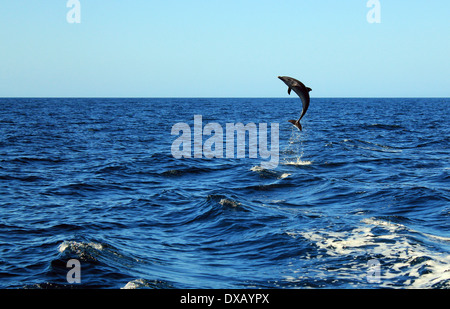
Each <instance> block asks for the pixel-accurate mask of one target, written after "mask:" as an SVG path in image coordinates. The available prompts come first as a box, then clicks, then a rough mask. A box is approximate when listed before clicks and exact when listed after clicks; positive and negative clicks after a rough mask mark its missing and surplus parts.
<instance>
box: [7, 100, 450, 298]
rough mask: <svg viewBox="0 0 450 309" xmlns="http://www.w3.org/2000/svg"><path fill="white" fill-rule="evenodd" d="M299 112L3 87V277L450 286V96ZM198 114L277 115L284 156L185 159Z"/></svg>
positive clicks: (173, 284) (275, 105)
mask: <svg viewBox="0 0 450 309" xmlns="http://www.w3.org/2000/svg"><path fill="white" fill-rule="evenodd" d="M300 108H301V107H300V101H299V100H298V98H296V99H293V98H288V99H207V98H202V99H182V98H177V99H156V98H155V99H139V98H132V99H113V98H109V99H100V98H92V99H65V98H49V99H44V98H40V99H32V98H27V99H24V98H22V99H15V98H7V99H0V288H67V287H81V288H227V289H228V288H237V289H241V288H288V289H290V288H368V289H370V288H380V287H381V288H449V287H450V186H449V183H450V149H449V145H450V116H449V115H450V99H447V98H443V99H439V98H433V99H426V98H420V99H415V98H409V99H400V98H395V99H359V98H352V99H341V98H336V99H332V98H327V99H319V98H313V99H312V101H311V106H310V109H309V110H308V113H307V114H306V116H305V117H304V119H303V120H302V125H303V131H302V132H300V131H298V130H297V129H296V128H294V127H293V126H292V125H291V124H290V123H288V122H287V120H289V119H296V118H297V117H298V115H299V113H300ZM194 115H202V120H203V126H205V125H206V124H207V123H213V122H214V123H219V124H220V125H222V126H223V127H224V128H225V124H226V123H238V122H242V123H243V124H248V123H255V124H260V123H268V124H270V123H279V143H280V145H279V148H280V153H279V154H280V158H279V165H278V166H277V167H276V168H275V169H264V168H262V167H261V162H262V161H264V160H263V159H261V158H257V159H254V158H248V155H247V157H246V158H237V157H236V158H212V159H207V158H204V157H203V158H182V159H175V158H174V157H173V156H172V153H171V146H172V143H173V142H174V140H175V139H176V138H177V137H178V136H177V135H172V134H171V128H172V126H173V125H174V124H176V123H179V122H184V123H187V124H189V125H190V126H191V127H192V125H193V120H194ZM269 127H270V125H269ZM269 141H270V139H269ZM269 147H270V142H269ZM70 259H76V260H78V261H79V262H80V265H81V269H80V274H81V283H79V284H78V283H69V282H68V280H67V274H68V271H69V270H70V268H68V267H67V261H69V260H70ZM373 265H375V266H376V267H375V268H374V267H373Z"/></svg>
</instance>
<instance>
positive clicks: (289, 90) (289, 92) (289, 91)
mask: <svg viewBox="0 0 450 309" xmlns="http://www.w3.org/2000/svg"><path fill="white" fill-rule="evenodd" d="M291 90H292V88H291V87H289V88H288V94H289V95H291Z"/></svg>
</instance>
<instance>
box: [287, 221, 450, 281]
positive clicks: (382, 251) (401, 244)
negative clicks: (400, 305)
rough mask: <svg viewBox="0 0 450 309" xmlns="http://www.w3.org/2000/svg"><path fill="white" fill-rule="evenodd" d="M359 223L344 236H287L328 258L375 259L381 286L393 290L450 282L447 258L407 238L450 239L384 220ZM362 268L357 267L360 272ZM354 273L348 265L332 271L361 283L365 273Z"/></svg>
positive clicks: (326, 233)
mask: <svg viewBox="0 0 450 309" xmlns="http://www.w3.org/2000/svg"><path fill="white" fill-rule="evenodd" d="M362 223H363V225H362V226H358V227H355V228H354V229H353V230H351V231H346V232H333V231H328V230H318V231H308V232H300V233H296V232H289V233H288V235H289V236H291V237H294V238H297V237H302V238H305V239H306V240H308V241H310V242H311V243H313V244H314V245H315V246H317V247H318V248H319V249H321V250H324V251H325V253H326V255H327V256H329V257H343V256H353V257H355V256H359V257H372V258H376V259H378V260H379V261H380V263H381V278H380V285H381V286H385V287H392V286H393V282H397V283H396V284H395V286H398V285H399V284H403V285H404V287H406V288H430V287H433V286H435V285H436V284H440V283H444V284H445V282H446V281H447V282H448V280H450V255H449V254H444V253H438V252H435V251H432V250H430V249H429V248H427V247H426V246H425V244H422V243H421V242H417V241H415V240H414V238H412V237H408V236H407V235H408V234H409V235H411V234H412V233H411V232H413V233H416V234H417V233H418V234H420V235H423V236H425V237H428V238H435V239H437V240H439V241H444V242H448V241H450V239H448V238H445V237H440V236H433V235H429V234H423V233H419V232H417V231H413V230H411V229H409V228H407V227H406V226H404V225H402V224H397V223H391V222H388V221H385V220H379V219H374V218H368V219H364V220H362ZM380 227H381V228H382V229H381V231H385V233H384V234H381V235H380ZM376 228H377V231H376V232H375V230H374V229H376ZM307 258H308V257H307ZM365 267H366V266H365V265H360V268H365ZM355 270H356V269H355V264H354V263H353V264H352V263H349V265H342V267H341V268H340V269H338V270H333V271H334V272H341V276H342V275H345V276H348V274H349V273H353V275H355V276H357V277H358V276H359V277H358V278H355V279H356V281H358V280H359V281H360V280H364V278H363V277H364V276H365V274H364V271H360V272H359V274H358V273H357V272H356V271H355ZM400 278H408V279H407V280H405V279H400ZM383 279H384V280H383ZM402 280H404V281H403V282H402ZM398 281H400V283H398Z"/></svg>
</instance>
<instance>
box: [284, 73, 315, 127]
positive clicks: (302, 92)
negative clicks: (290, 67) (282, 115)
mask: <svg viewBox="0 0 450 309" xmlns="http://www.w3.org/2000/svg"><path fill="white" fill-rule="evenodd" d="M278 78H279V79H281V80H282V81H283V82H284V83H285V84H286V85H287V86H288V87H289V88H288V94H291V90H294V92H295V93H296V94H297V95H298V96H299V97H300V99H301V100H302V104H303V108H302V114H301V115H300V118H299V119H298V120H288V121H289V122H290V123H292V124H293V125H294V126H296V127H297V128H298V129H299V130H300V131H301V130H302V126H301V124H300V120H301V119H302V118H303V116H304V115H305V113H306V111H307V110H308V107H309V92H310V91H311V90H312V89H311V88H309V87H306V86H305V85H304V84H303V83H302V82H301V81H298V80H296V79H295V78H292V77H288V76H278Z"/></svg>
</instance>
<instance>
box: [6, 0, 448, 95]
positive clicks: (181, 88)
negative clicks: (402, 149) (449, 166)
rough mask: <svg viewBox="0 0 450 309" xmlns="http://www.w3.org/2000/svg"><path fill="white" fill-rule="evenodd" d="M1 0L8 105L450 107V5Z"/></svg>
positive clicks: (320, 0) (349, 0)
mask: <svg viewBox="0 0 450 309" xmlns="http://www.w3.org/2000/svg"><path fill="white" fill-rule="evenodd" d="M66 3H67V0H0V42H1V45H0V97H8V96H9V97H11V96H17V97H30V96H31V97H32V96H37V97H47V96H50V97H52V96H53V97H54V96H62V97H73V96H74V97H90V96H93V97H286V96H287V93H286V87H285V85H284V84H283V83H282V82H281V81H280V80H278V79H277V76H278V75H288V76H292V77H296V78H298V79H300V80H301V81H303V82H304V83H305V84H306V85H308V86H309V87H311V88H312V89H313V92H312V93H311V95H312V96H315V97H450V60H449V59H450V22H449V20H450V19H449V12H450V1H448V0H429V1H425V0H421V1H419V0H409V1H405V0H380V3H381V23H380V24H370V23H368V22H367V19H366V15H367V13H368V12H369V10H370V8H367V7H366V3H367V0H344V1H337V0H315V1H312V0H272V1H267V0H226V1H225V0H220V1H219V0H164V1H162V0H130V1H124V0H80V3H81V23H80V24H69V23H68V22H67V20H66V14H67V12H68V11H69V10H70V9H69V8H67V7H66Z"/></svg>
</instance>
